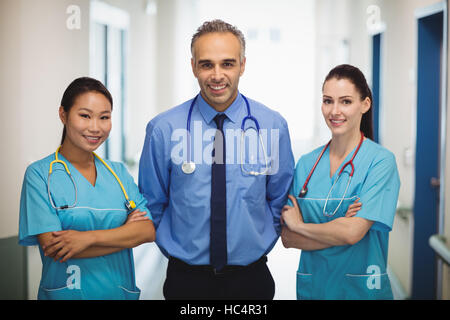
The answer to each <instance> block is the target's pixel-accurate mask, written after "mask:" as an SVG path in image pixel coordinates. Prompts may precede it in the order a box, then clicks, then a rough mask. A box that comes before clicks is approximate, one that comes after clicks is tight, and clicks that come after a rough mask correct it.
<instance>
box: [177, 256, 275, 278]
mask: <svg viewBox="0 0 450 320" xmlns="http://www.w3.org/2000/svg"><path fill="white" fill-rule="evenodd" d="M266 261H267V256H262V257H261V258H259V259H258V260H256V261H255V262H252V263H250V264H249V265H246V266H237V265H226V266H225V267H223V268H222V269H221V270H216V269H215V268H214V267H213V266H212V265H209V264H208V265H193V264H189V263H186V262H184V261H182V260H180V259H177V258H174V257H170V258H169V264H170V266H171V267H174V268H175V269H179V270H185V271H193V272H210V273H213V274H215V275H220V274H225V273H230V272H234V271H241V270H246V269H249V268H252V267H254V266H257V265H259V264H261V263H266Z"/></svg>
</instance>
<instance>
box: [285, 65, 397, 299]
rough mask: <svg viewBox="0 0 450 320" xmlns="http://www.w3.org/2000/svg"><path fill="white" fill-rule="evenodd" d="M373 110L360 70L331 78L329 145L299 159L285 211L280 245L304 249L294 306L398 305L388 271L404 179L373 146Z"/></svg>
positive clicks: (326, 110) (326, 93)
mask: <svg viewBox="0 0 450 320" xmlns="http://www.w3.org/2000/svg"><path fill="white" fill-rule="evenodd" d="M371 106H372V95H371V92H370V89H369V86H368V85H367V82H366V79H365V77H364V75H363V74H362V72H361V71H360V70H359V69H357V68H355V67H353V66H350V65H341V66H338V67H336V68H334V69H333V70H331V71H330V73H329V74H328V76H327V77H326V79H325V82H324V85H323V103H322V113H323V116H324V118H325V122H326V124H327V126H328V127H329V129H330V131H331V136H332V138H331V142H330V144H329V145H328V146H327V147H325V146H322V147H320V148H318V149H316V150H314V151H312V152H311V153H309V154H306V155H304V156H302V157H301V158H300V160H299V161H298V163H297V166H296V170H295V175H294V181H293V185H292V187H291V191H290V195H289V199H290V202H289V205H287V206H285V207H284V208H283V212H282V220H283V222H284V224H285V226H284V228H283V231H282V240H283V244H284V245H285V247H288V248H298V249H302V252H301V258H300V264H299V268H298V272H297V299H392V298H393V296H392V290H391V285H390V282H389V278H388V275H387V272H386V266H387V256H388V239H389V232H390V231H391V229H392V224H393V220H394V215H395V211H396V205H397V199H398V193H399V188H400V180H399V175H398V171H397V165H396V162H395V157H394V155H393V154H392V152H390V151H388V150H387V149H385V148H384V147H382V146H380V145H379V144H376V143H375V142H373V141H372V140H371V139H372V137H373V132H372V109H371ZM321 153H322V155H321ZM320 155H321V156H320ZM351 160H352V161H351ZM352 164H353V166H354V170H352ZM314 165H316V167H315V168H314V170H312V168H313V167H314ZM344 166H345V168H344ZM341 170H342V172H341ZM352 171H354V174H353V176H351V173H352ZM308 176H310V177H309V179H308ZM306 182H307V183H306ZM305 184H306V185H305ZM302 190H303V192H302ZM358 199H360V202H355V201H358ZM346 213H347V214H346ZM348 213H351V214H348ZM355 213H356V214H355Z"/></svg>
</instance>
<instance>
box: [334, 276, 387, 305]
mask: <svg viewBox="0 0 450 320" xmlns="http://www.w3.org/2000/svg"><path fill="white" fill-rule="evenodd" d="M343 289H344V297H343V298H344V299H346V300H392V299H393V296H392V289H391V283H390V281H389V277H388V275H387V273H383V274H379V275H377V274H374V275H370V274H369V275H367V274H362V275H355V274H346V275H345V284H344V286H343Z"/></svg>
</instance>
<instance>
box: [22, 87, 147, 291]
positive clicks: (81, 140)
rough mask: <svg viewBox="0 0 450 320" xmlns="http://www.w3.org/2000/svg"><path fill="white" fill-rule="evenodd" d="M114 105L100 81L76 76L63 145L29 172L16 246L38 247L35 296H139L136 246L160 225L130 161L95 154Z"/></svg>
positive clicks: (66, 101)
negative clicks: (38, 277)
mask: <svg viewBox="0 0 450 320" xmlns="http://www.w3.org/2000/svg"><path fill="white" fill-rule="evenodd" d="M112 105H113V101H112V97H111V94H110V93H109V92H108V90H107V89H106V88H105V87H104V86H103V85H102V84H101V83H100V82H99V81H97V80H95V79H91V78H79V79H76V80H75V81H73V82H72V83H71V84H70V85H69V87H68V88H67V89H66V91H65V92H64V95H63V98H62V101H61V107H60V109H59V115H60V118H61V121H62V123H63V124H64V131H63V138H62V142H61V147H60V148H58V150H57V151H56V152H55V153H52V154H50V155H49V156H47V157H45V158H44V159H42V160H39V161H36V162H34V163H32V164H31V165H30V166H29V167H28V168H27V170H26V173H25V177H24V181H23V186H22V194H21V199H20V221H19V243H20V244H21V245H25V246H30V245H39V251H40V254H41V259H42V277H41V282H40V285H39V291H38V299H139V295H140V290H139V288H137V286H136V282H135V273H134V265H133V253H132V250H131V248H133V247H135V246H138V245H140V244H142V243H144V242H150V241H154V239H155V229H154V226H153V222H152V221H151V215H150V212H149V211H148V209H147V208H146V200H145V198H144V197H143V196H142V195H141V194H140V193H139V190H138V187H137V186H136V184H135V183H134V181H133V178H132V177H131V176H130V174H129V173H128V172H127V170H126V168H125V166H124V165H123V164H121V163H118V162H112V161H105V162H103V160H102V159H100V158H99V157H97V156H95V155H94V153H93V151H94V150H96V149H97V148H98V147H99V146H100V145H101V144H102V143H103V142H104V141H105V140H106V139H107V138H108V135H109V133H110V130H111V113H112ZM54 160H59V162H54ZM52 162H53V163H52ZM50 168H51V173H50ZM110 169H111V170H110ZM69 173H70V174H69ZM113 173H114V174H113ZM114 175H116V176H117V179H116V177H115V176H114ZM119 181H120V183H119ZM127 198H128V199H127ZM125 202H126V205H128V206H129V208H127V207H126V205H125Z"/></svg>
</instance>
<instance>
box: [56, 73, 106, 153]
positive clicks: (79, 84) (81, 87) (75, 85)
mask: <svg viewBox="0 0 450 320" xmlns="http://www.w3.org/2000/svg"><path fill="white" fill-rule="evenodd" d="M87 92H98V93H101V94H102V95H104V96H105V98H106V99H108V101H109V103H110V104H111V111H112V107H113V98H112V96H111V93H110V92H109V91H108V89H106V87H105V86H104V85H103V84H102V83H101V82H100V81H98V80H96V79H93V78H89V77H82V78H78V79H75V80H74V81H72V83H71V84H69V86H68V87H67V89H66V91H64V94H63V97H62V99H61V106H62V107H63V108H64V111H65V112H66V114H69V111H70V109H71V108H72V106H73V105H74V103H75V100H76V99H77V98H78V97H79V96H81V95H82V94H84V93H87ZM65 137H66V126H64V129H63V133H62V138H61V144H63V142H64V139H65Z"/></svg>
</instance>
